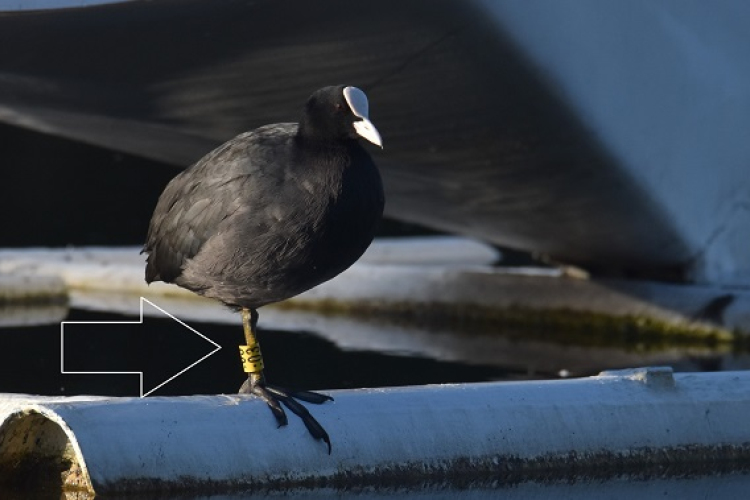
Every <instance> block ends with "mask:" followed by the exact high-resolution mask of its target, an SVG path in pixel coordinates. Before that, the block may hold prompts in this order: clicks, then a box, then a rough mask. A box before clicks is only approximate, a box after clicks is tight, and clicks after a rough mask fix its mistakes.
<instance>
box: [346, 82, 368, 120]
mask: <svg viewBox="0 0 750 500" xmlns="http://www.w3.org/2000/svg"><path fill="white" fill-rule="evenodd" d="M344 99H346V103H347V104H348V105H349V108H350V109H351V110H352V113H354V116H358V117H360V118H365V119H369V118H370V115H369V111H370V104H369V103H368V102H367V96H366V95H365V93H364V92H362V91H361V90H360V89H358V88H357V87H344Z"/></svg>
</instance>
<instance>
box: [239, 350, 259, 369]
mask: <svg viewBox="0 0 750 500" xmlns="http://www.w3.org/2000/svg"><path fill="white" fill-rule="evenodd" d="M240 358H242V369H243V370H245V373H260V372H262V371H263V355H262V354H261V353H260V345H258V344H255V345H252V346H249V345H241V346H240Z"/></svg>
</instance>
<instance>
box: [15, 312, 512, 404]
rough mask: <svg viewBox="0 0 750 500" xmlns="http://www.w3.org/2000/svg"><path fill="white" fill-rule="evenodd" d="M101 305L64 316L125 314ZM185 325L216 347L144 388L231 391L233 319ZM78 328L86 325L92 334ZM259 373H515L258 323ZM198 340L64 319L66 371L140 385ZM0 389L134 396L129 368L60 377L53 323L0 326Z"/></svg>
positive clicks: (479, 376) (237, 369) (415, 380)
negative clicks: (360, 347) (356, 346)
mask: <svg viewBox="0 0 750 500" xmlns="http://www.w3.org/2000/svg"><path fill="white" fill-rule="evenodd" d="M135 319H137V318H134V317H129V316H123V315H120V314H112V313H105V312H98V311H96V312H91V311H82V310H71V311H70V313H69V314H68V316H67V318H66V321H87V322H101V321H133V320H135ZM190 324H191V326H193V327H195V328H196V329H197V330H199V331H201V332H202V333H204V334H206V335H207V336H209V337H210V338H211V339H213V340H214V341H215V342H217V343H218V344H220V345H221V346H222V349H221V350H220V351H219V352H217V353H216V354H215V355H213V356H211V357H209V358H208V359H206V360H205V361H203V362H202V363H200V364H199V365H197V366H195V367H194V368H193V369H191V370H189V371H188V372H186V373H185V374H183V375H181V376H180V377H178V378H177V379H175V380H173V381H172V382H170V383H169V384H167V385H165V386H164V387H163V388H161V389H159V390H158V391H156V392H155V393H154V395H160V396H176V395H189V394H216V393H232V392H236V391H237V389H238V388H239V386H240V385H241V384H242V380H243V378H244V375H243V372H242V369H241V366H240V362H239V356H238V354H237V345H239V344H240V343H242V340H243V334H242V329H241V327H240V326H239V325H225V324H205V323H200V322H195V321H191V322H190ZM88 328H92V329H95V330H96V331H97V333H98V335H92V334H91V333H92V332H91V331H90V330H88ZM259 330H260V331H259V334H258V335H259V338H260V342H261V345H262V347H263V355H264V359H265V363H266V367H267V369H266V375H267V377H268V378H269V379H270V380H272V381H273V382H274V383H275V384H277V385H281V386H289V387H299V388H307V389H343V388H357V387H382V386H399V385H413V384H439V383H453V382H476V381H486V380H502V379H505V378H508V377H513V378H515V377H516V376H518V375H520V374H518V373H513V372H512V371H509V370H506V369H503V368H501V367H494V366H474V365H470V364H466V363H458V362H447V361H439V360H434V359H427V358H425V357H420V356H408V355H394V354H387V353H378V352H352V351H344V350H342V349H340V348H338V347H337V346H336V345H335V344H333V343H332V342H330V341H327V340H325V339H323V338H321V337H319V336H316V335H315V334H314V333H313V332H305V331H297V332H290V331H282V330H269V329H266V328H262V327H261V328H260V329H259ZM208 347H210V346H208V345H207V344H206V343H205V342H204V341H202V340H201V339H199V338H198V337H196V336H194V335H190V334H186V333H185V329H184V328H183V327H182V326H181V325H179V324H177V323H175V322H174V321H172V320H171V319H159V318H149V320H148V322H147V324H146V326H143V325H119V326H108V325H99V324H97V325H95V326H92V327H85V326H79V325H69V326H68V327H67V331H66V349H65V369H66V371H144V372H145V380H144V385H146V386H149V384H151V385H150V387H153V386H155V385H157V384H158V383H159V382H160V381H163V380H166V379H167V378H169V376H170V375H171V374H173V373H176V372H177V371H179V370H180V369H181V368H182V367H183V366H185V365H187V364H189V361H190V360H195V359H198V358H200V357H201V356H202V355H203V354H205V353H206V350H207V348H208ZM0 353H2V359H3V362H2V363H0V392H15V393H32V394H42V395H75V394H99V395H108V396H133V395H138V389H139V386H138V378H137V376H130V375H68V374H66V375H62V374H61V373H60V371H61V370H60V355H61V346H60V324H59V323H57V324H50V325H41V326H27V327H19V326H15V327H5V328H0Z"/></svg>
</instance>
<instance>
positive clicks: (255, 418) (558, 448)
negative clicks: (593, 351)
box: [0, 368, 750, 493]
mask: <svg viewBox="0 0 750 500" xmlns="http://www.w3.org/2000/svg"><path fill="white" fill-rule="evenodd" d="M331 394H332V395H333V396H334V398H335V402H333V403H327V404H324V405H322V406H316V407H314V408H312V411H314V413H315V415H316V417H317V418H318V420H319V421H320V422H321V423H322V424H323V425H324V426H325V427H326V428H327V430H328V432H329V433H330V436H331V440H332V443H333V453H332V454H331V455H330V456H329V455H327V454H326V449H325V446H324V445H323V444H321V443H319V442H317V441H315V440H313V439H312V438H311V437H310V436H309V435H308V433H307V430H306V429H305V428H304V426H303V425H302V423H301V422H300V421H299V420H298V419H296V418H291V419H290V424H289V426H288V427H285V428H280V429H276V425H275V422H274V420H273V417H272V416H271V414H270V412H269V411H268V409H267V408H266V407H265V405H264V404H263V403H262V402H261V401H259V400H257V399H255V398H252V397H240V396H236V395H232V396H229V395H227V396H190V397H176V398H175V397H172V398H145V399H138V398H112V399H98V400H90V401H86V400H81V399H80V398H77V399H75V400H72V399H71V400H66V399H60V398H56V399H45V398H34V397H31V396H29V397H28V398H26V399H25V400H24V399H19V396H14V395H4V396H2V397H0V422H2V423H1V424H0V460H2V458H3V457H6V459H7V457H8V456H13V453H14V450H13V449H9V445H8V443H9V442H11V443H12V442H13V440H12V439H6V438H7V437H8V436H10V435H13V433H14V432H15V431H14V428H13V425H11V423H12V420H8V417H9V415H14V414H15V415H19V414H21V415H29V414H30V413H29V412H32V413H33V412H41V413H43V414H44V415H46V416H47V417H48V418H50V419H52V420H53V421H55V422H56V423H58V424H59V425H60V426H61V427H63V431H64V432H65V433H66V434H67V435H68V437H69V438H70V439H71V441H73V442H75V443H77V446H74V448H76V453H80V456H78V460H79V462H80V464H81V465H82V466H83V467H84V469H83V470H84V471H85V473H86V474H87V476H88V477H89V478H90V480H91V484H92V485H93V488H94V490H96V491H97V492H99V493H105V492H108V491H113V490H116V489H118V488H122V487H125V486H126V485H127V487H128V488H129V489H131V490H133V489H136V490H137V489H138V488H148V487H153V486H154V484H158V485H160V486H159V487H161V488H166V487H168V486H172V487H174V486H178V487H179V486H180V485H185V484H189V483H190V481H196V482H198V483H200V482H201V481H213V482H215V483H216V484H217V485H219V486H223V487H228V486H231V485H234V486H237V485H242V484H255V485H263V484H271V483H273V482H274V481H280V482H281V483H283V484H285V485H287V486H293V485H294V484H295V483H300V482H302V481H305V480H319V479H323V478H325V479H328V480H331V481H334V480H335V478H336V477H337V475H338V474H347V476H346V481H347V484H350V485H357V484H359V483H360V482H364V483H367V482H368V481H370V482H372V481H373V480H377V478H378V477H380V476H381V475H382V477H383V478H384V479H383V480H384V481H385V480H386V479H387V478H388V477H389V476H388V474H389V472H393V471H396V470H408V471H410V473H412V474H416V475H417V477H422V476H423V477H424V478H425V479H427V478H430V477H433V478H434V477H440V474H444V473H449V472H450V471H451V470H452V467H455V466H457V465H458V464H460V463H462V462H461V461H464V460H469V461H471V463H473V464H474V465H475V466H476V468H477V471H482V470H484V472H486V473H487V474H490V475H491V477H494V478H495V479H497V480H499V481H502V480H503V478H507V477H509V476H512V474H513V470H514V468H515V470H519V467H521V466H533V467H536V468H537V470H541V471H542V472H544V473H548V474H554V473H564V472H565V469H567V468H568V467H571V466H573V465H576V466H578V467H582V468H585V467H590V468H591V469H590V470H591V471H596V469H597V467H617V465H618V463H621V461H627V460H630V459H633V457H639V458H638V460H643V461H647V460H652V461H653V462H651V463H652V464H653V463H659V461H664V460H669V463H670V465H671V466H677V465H679V464H680V463H684V462H686V461H690V460H701V459H702V460H706V459H709V460H717V459H722V457H723V458H729V451H728V450H729V448H728V447H735V448H734V451H735V452H737V453H738V454H739V455H737V456H738V457H744V460H747V457H748V454H750V448H748V446H749V445H750V419H748V418H747V415H750V372H722V373H704V374H700V373H685V374H676V375H674V376H673V375H672V373H671V370H669V369H665V368H652V369H648V370H645V369H643V370H630V371H624V372H616V373H606V374H602V375H600V376H597V377H592V378H587V379H577V380H564V381H543V382H518V383H513V382H506V383H483V384H462V385H443V386H426V387H403V388H392V389H366V390H347V391H332V392H331ZM19 412H20V413H19ZM24 412H25V413H24ZM15 422H16V424H17V423H18V419H16V420H15ZM15 437H16V441H15V442H17V443H19V442H21V438H23V437H24V436H15ZM28 437H29V439H35V438H36V437H38V436H28ZM41 439H44V436H41ZM28 441H29V440H28V439H27V440H26V442H28ZM722 447H723V448H722ZM722 450H723V451H722ZM32 451H33V450H32ZM29 452H31V451H29ZM723 454H726V456H724V455H723ZM558 460H559V461H558ZM618 461H619V462H618ZM623 463H624V462H623ZM6 465H7V464H6ZM508 467H510V468H508ZM579 472H580V471H579ZM370 474H372V475H371V476H370ZM154 481H158V482H160V483H154Z"/></svg>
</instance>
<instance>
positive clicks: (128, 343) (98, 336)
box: [60, 297, 221, 398]
mask: <svg viewBox="0 0 750 500" xmlns="http://www.w3.org/2000/svg"><path fill="white" fill-rule="evenodd" d="M140 299H141V300H140V319H139V320H138V321H62V322H61V323H60V373H62V374H63V375H138V376H139V377H140V396H141V397H142V398H144V397H146V396H148V395H149V394H151V393H152V392H154V391H155V390H157V389H159V388H160V387H163V386H164V385H166V384H168V383H169V382H171V381H172V380H174V379H176V378H177V377H179V376H180V375H182V374H183V373H185V372H186V371H188V370H190V369H191V368H192V367H194V366H195V365H197V364H198V363H200V362H202V361H203V360H205V359H206V358H208V357H210V356H212V355H213V354H215V353H216V352H218V351H219V350H220V349H221V346H220V345H219V344H217V343H216V342H214V341H213V340H211V339H210V338H208V337H206V336H205V335H203V334H202V333H201V332H199V331H198V330H196V329H194V328H192V327H191V326H189V325H187V324H185V323H183V322H182V321H180V320H179V319H177V318H176V317H174V316H173V315H171V314H170V313H168V312H167V311H165V310H164V309H162V308H161V307H159V306H157V305H156V304H154V303H153V302H151V301H150V300H148V299H146V298H144V297H141V298H140ZM144 303H147V304H148V305H149V306H151V307H153V308H154V309H156V310H157V311H160V312H161V313H162V314H164V315H166V316H168V317H170V318H172V319H173V320H174V321H176V322H177V323H179V324H180V325H182V326H184V327H185V328H187V329H188V330H189V331H191V332H192V333H194V334H195V335H197V336H198V337H200V338H202V339H203V340H205V341H206V342H208V343H210V344H211V345H212V346H213V347H214V349H213V350H212V351H211V352H209V353H208V354H206V355H204V356H203V357H201V358H200V359H198V360H196V361H193V362H192V363H190V364H189V365H187V366H185V367H184V368H182V369H181V370H179V371H178V372H177V373H175V374H174V375H172V376H170V377H169V378H167V379H166V380H164V381H163V382H161V383H160V384H158V385H156V386H155V387H153V388H151V389H149V390H148V391H146V392H144V388H143V373H144V371H143V370H141V371H133V370H130V371H109V370H97V371H81V370H66V369H65V347H66V344H65V342H66V338H65V334H66V330H65V329H66V327H67V328H68V348H69V349H75V348H78V350H82V349H83V347H85V346H89V345H90V344H92V343H94V344H95V343H96V342H97V341H100V342H101V341H102V338H103V337H104V336H105V334H103V333H102V332H101V331H97V332H94V333H93V334H90V335H88V336H87V337H85V338H84V341H81V340H80V338H81V337H80V335H76V338H75V339H72V338H71V337H72V336H73V334H74V331H73V330H74V328H73V325H79V326H77V327H75V333H76V334H80V333H81V332H83V331H85V330H86V328H85V327H82V326H81V325H88V326H91V325H142V324H143V305H144ZM99 330H101V329H99ZM120 333H124V334H125V335H127V337H126V340H125V341H123V342H121V343H120V345H123V346H124V348H125V349H127V348H128V347H133V346H134V345H135V346H136V347H138V348H139V349H140V345H141V344H133V340H132V339H133V329H132V328H130V329H127V330H123V331H121V332H120ZM73 342H75V345H74V346H71V345H70V344H72V343H73ZM79 344H80V345H79ZM144 347H145V346H144ZM107 350H108V351H109V352H108V353H107V354H110V355H111V354H112V351H114V352H115V354H116V353H117V349H112V348H108V349H107ZM97 354H98V353H96V352H95V353H94V355H92V356H90V357H89V359H88V361H89V362H91V363H93V364H96V362H97V360H96V359H94V358H95V357H96V355H97ZM79 357H80V355H79ZM70 358H71V356H70V352H69V353H68V360H69V361H70Z"/></svg>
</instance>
